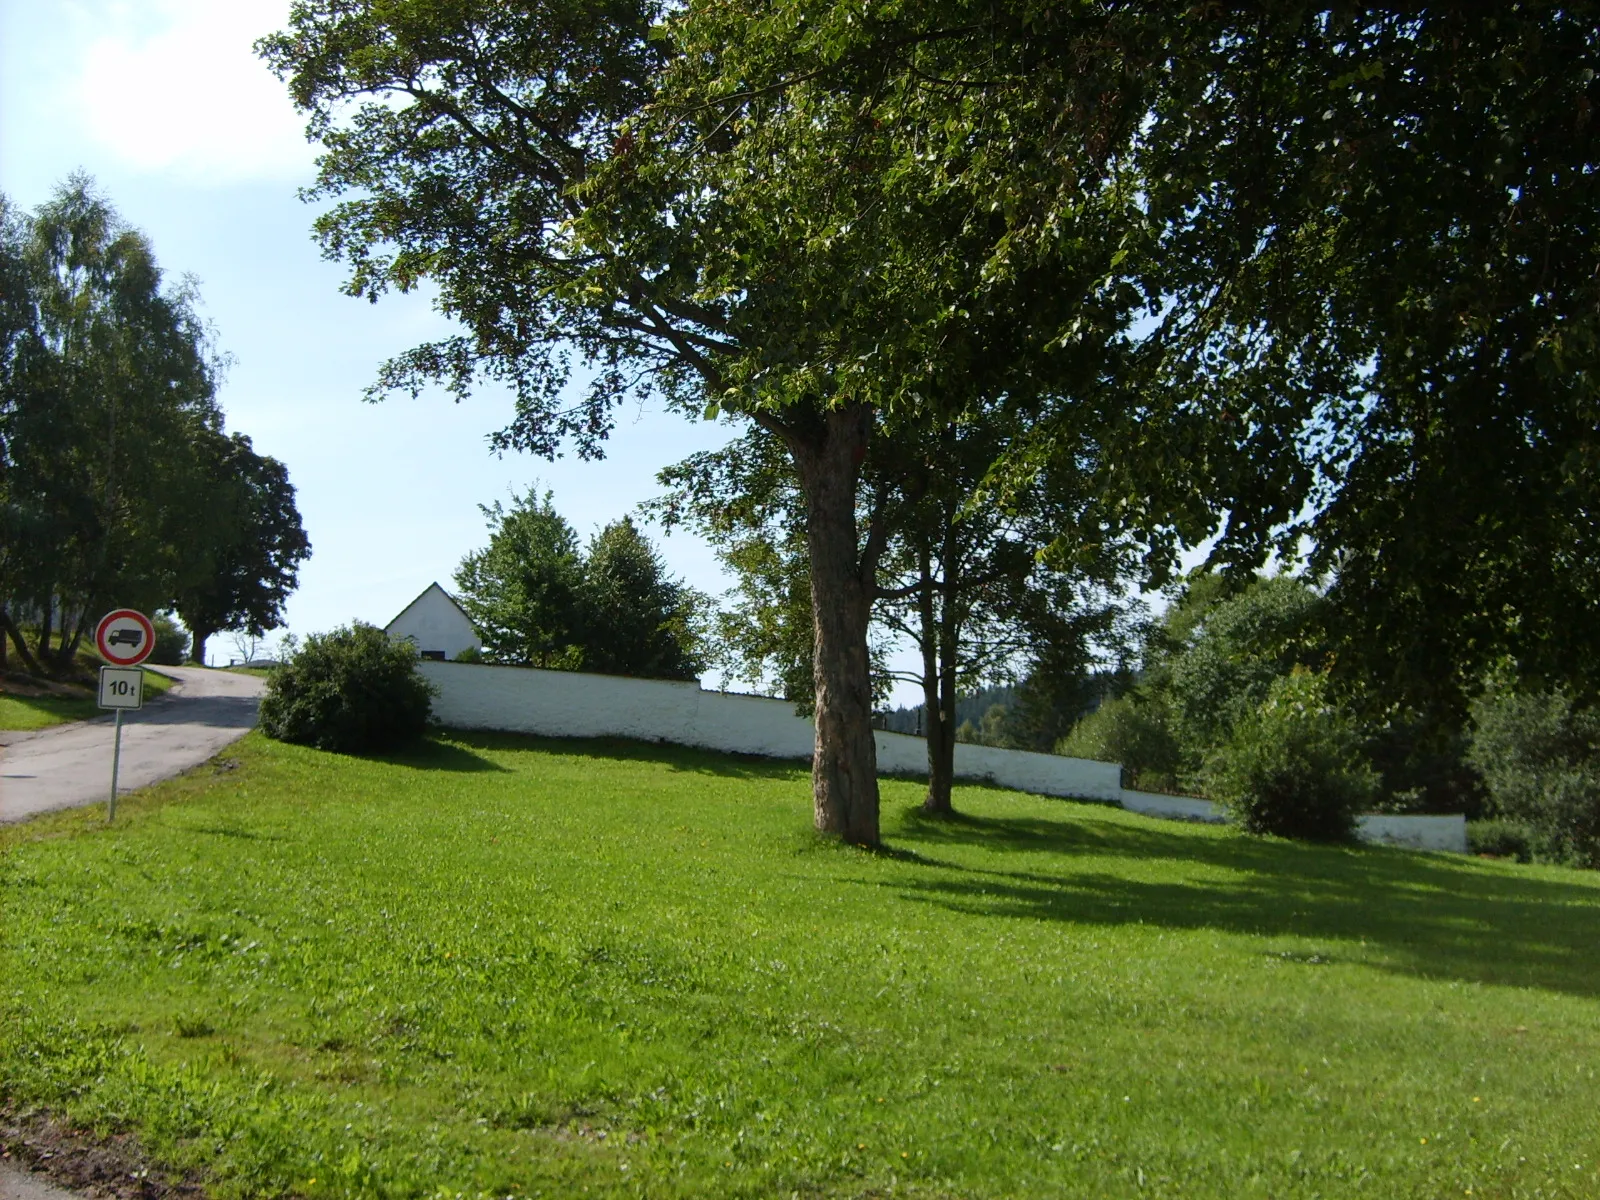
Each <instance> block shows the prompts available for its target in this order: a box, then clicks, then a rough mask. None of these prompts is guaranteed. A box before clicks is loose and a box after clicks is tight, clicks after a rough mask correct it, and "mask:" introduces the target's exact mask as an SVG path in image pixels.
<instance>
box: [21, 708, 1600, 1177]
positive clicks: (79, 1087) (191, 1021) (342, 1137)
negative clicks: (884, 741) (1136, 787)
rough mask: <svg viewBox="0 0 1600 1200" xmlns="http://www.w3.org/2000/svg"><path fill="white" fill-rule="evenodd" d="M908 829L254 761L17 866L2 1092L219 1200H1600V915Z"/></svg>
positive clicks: (779, 779)
mask: <svg viewBox="0 0 1600 1200" xmlns="http://www.w3.org/2000/svg"><path fill="white" fill-rule="evenodd" d="M230 764H235V765H230ZM918 798H919V793H918V790H917V788H916V787H915V785H913V784H910V783H904V782H888V783H886V785H885V804H886V836H887V840H888V844H889V847H890V850H889V851H888V852H886V853H881V854H869V853H865V852H861V851H858V850H852V849H847V848H843V847H840V846H837V845H833V844H829V843H822V842H818V841H817V840H816V839H814V838H813V837H812V836H811V835H810V834H809V833H807V832H806V827H807V824H808V822H809V794H808V781H807V778H806V776H805V774H804V773H803V771H801V770H798V769H796V768H793V767H789V766H784V765H774V764H768V763H761V762H751V761H745V760H737V759H730V758H724V757H719V756H715V755H710V754H700V753H696V752H693V751H687V750H677V749H672V748H666V747H654V746H649V747H646V746H640V745H634V744H612V745H607V744H598V743H596V744H585V743H558V742H545V743H540V742H533V741H527V740H520V739H515V738H509V737H504V738H501V737H470V738H468V737H453V738H450V739H447V740H443V741H440V742H437V743H435V744H432V745H431V746H429V747H428V748H427V749H426V750H424V751H421V752H419V753H418V754H416V755H414V756H410V757H402V758H395V759H389V760H371V759H365V760H364V759H355V758H343V757H338V756H334V755H327V754H320V753H316V752H312V751H306V750H300V749H295V748H290V747H285V746H280V745H276V744H273V743H270V742H267V741H265V740H264V739H262V738H260V736H259V735H252V736H251V737H250V738H248V739H247V740H246V741H245V742H243V743H241V744H240V745H239V746H238V747H237V748H235V749H233V750H230V751H229V758H228V760H226V761H225V762H224V763H223V764H222V765H220V766H209V767H205V768H202V769H201V770H200V771H198V772H195V773H193V774H191V775H190V776H187V777H185V778H183V779H179V780H176V781H173V782H172V783H169V784H167V785H164V786H162V787H160V788H157V789H153V790H152V791H150V792H146V793H142V794H141V795H139V796H136V797H134V798H132V799H131V800H130V802H129V803H127V804H126V806H125V807H122V808H119V823H118V825H117V826H116V827H114V828H112V829H109V830H107V829H105V828H104V827H103V823H102V822H101V821H98V820H96V819H95V815H94V814H85V813H75V814H65V815H61V816H56V817H50V818H46V819H44V820H42V821H38V822H34V823H31V824H29V825H27V826H23V827H16V828H12V829H10V830H7V831H5V832H0V914H3V918H0V1081H3V1085H0V1086H3V1090H4V1091H5V1092H6V1093H7V1095H8V1096H9V1097H10V1099H11V1101H12V1103H14V1104H42V1105H45V1106H48V1107H51V1108H53V1109H56V1110H61V1111H64V1112H65V1113H66V1115H68V1116H69V1117H70V1118H71V1119H72V1120H74V1121H77V1122H88V1123H95V1124H98V1125H99V1126H101V1127H112V1126H116V1127H129V1128H133V1129H135V1130H137V1131H138V1132H139V1134H140V1136H141V1138H142V1139H143V1140H144V1142H145V1144H146V1145H147V1146H148V1147H149V1148H151V1149H152V1150H153V1151H154V1152H155V1153H157V1154H158V1155H159V1156H160V1157H162V1158H163V1159H165V1160H166V1161H168V1162H169V1163H173V1164H176V1165H180V1166H181V1165H196V1166H200V1167H203V1168H204V1169H206V1170H208V1171H210V1172H212V1178H213V1181H214V1183H213V1186H214V1187H215V1188H216V1189H217V1190H218V1191H219V1192H220V1193H221V1194H226V1195H232V1194H252V1195H263V1196H268V1195H281V1194H284V1193H287V1192H294V1193H299V1194H305V1195H308V1196H322V1195H328V1196H333V1195H345V1194H351V1195H386V1196H433V1195H434V1194H435V1193H448V1194H450V1195H455V1194H456V1193H458V1192H460V1193H465V1194H467V1195H477V1194H483V1195H497V1196H501V1195H522V1194H538V1193H540V1192H542V1193H543V1194H545V1195H550V1196H568V1195H574V1194H579V1195H581V1194H583V1189H584V1188H587V1189H588V1194H590V1195H601V1194H617V1195H648V1196H705V1195H710V1196H751V1197H755V1196H762V1197H765V1196H789V1195H791V1194H795V1193H798V1194H799V1195H802V1196H865V1195H875V1196H878V1195H908V1196H951V1197H956V1196H960V1197H977V1196H996V1197H999V1196H1113V1197H1121V1196H1131V1195H1141V1196H1143V1195H1150V1196H1170V1197H1234V1196H1263V1197H1264V1196H1313V1195H1322V1196H1330V1197H1331V1196H1346V1195H1370V1196H1374V1197H1385V1198H1388V1197H1439V1196H1461V1195H1464V1194H1465V1193H1466V1189H1468V1188H1471V1189H1472V1195H1474V1196H1507V1197H1509V1196H1524V1195H1528V1196H1531V1195H1533V1194H1535V1191H1536V1189H1539V1191H1538V1194H1540V1195H1543V1196H1557V1197H1559V1196H1570V1197H1592V1196H1594V1195H1596V1194H1600V1174H1597V1169H1600V1163H1597V1161H1596V1155H1597V1144H1596V1142H1597V1139H1596V1128H1597V1126H1596V1119H1595V1113H1596V1112H1597V1111H1600V1081H1597V1079H1596V1075H1595V1070H1596V1066H1597V1064H1600V879H1597V878H1596V877H1594V876H1593V875H1585V874H1581V873H1578V872H1570V871H1562V870H1557V869H1547V868H1532V867H1519V866H1514V865H1509V864H1502V863H1488V862H1480V861H1475V860H1470V859H1465V858H1452V857H1447V856H1429V855H1420V854H1409V853H1405V852H1401V851H1395V850H1384V849H1373V848H1368V849H1330V848H1313V847H1305V846H1299V845H1293V844H1288V843H1280V842H1261V841H1253V840H1249V839H1246V838H1243V837H1240V836H1237V835H1235V834H1232V833H1230V832H1229V831H1227V830H1223V829H1216V828H1212V827H1205V826H1189V825H1182V824H1175V823H1162V822H1156V821H1151V820H1147V819H1144V818H1140V817H1136V816H1133V815H1131V814H1127V813H1123V812H1121V811H1118V810H1114V809H1109V808H1104V807H1097V806H1091V805H1081V804H1069V803H1064V802H1060V801H1051V800H1045V799H1039V798H1035V797H1027V796H1021V795H1017V794H1015V793H1009V792H1003V791H999V790H993V789H982V788H966V789H959V790H958V793H957V804H958V807H960V808H961V809H962V810H963V811H964V812H965V813H966V814H967V815H966V816H965V817H963V818H962V819H960V820H957V821H953V822H948V823H929V822H925V821H922V820H920V819H918V818H917V817H916V816H915V815H914V812H913V810H914V804H915V801H916V800H917V799H918ZM124 812H126V814H127V816H126V819H124V818H123V816H122V814H123V813H124Z"/></svg>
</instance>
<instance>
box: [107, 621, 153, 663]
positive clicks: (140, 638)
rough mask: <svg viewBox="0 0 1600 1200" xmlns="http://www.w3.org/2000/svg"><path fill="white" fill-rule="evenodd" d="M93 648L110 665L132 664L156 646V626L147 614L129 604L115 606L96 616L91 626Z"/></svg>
mask: <svg viewBox="0 0 1600 1200" xmlns="http://www.w3.org/2000/svg"><path fill="white" fill-rule="evenodd" d="M94 644H95V648H96V649H97V650H99V651H100V657H101V658H103V659H105V660H106V661H107V662H108V663H110V664H111V665H112V666H114V667H136V666H138V665H139V664H140V663H142V662H143V661H144V660H145V659H147V658H149V657H150V652H151V651H152V650H154V649H155V648H156V629H155V626H154V625H152V624H150V618H149V617H147V616H145V615H144V614H143V613H142V612H139V611H137V610H136V609H132V608H117V609H113V610H112V611H111V612H108V613H107V614H106V615H105V616H103V617H101V618H100V624H98V625H96V626H95V628H94Z"/></svg>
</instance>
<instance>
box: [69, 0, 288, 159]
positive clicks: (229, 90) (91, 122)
mask: <svg viewBox="0 0 1600 1200" xmlns="http://www.w3.org/2000/svg"><path fill="white" fill-rule="evenodd" d="M288 10H289V5H288V0H155V2H151V0H144V2H142V3H136V4H113V5H111V6H106V7H101V6H99V5H95V6H94V10H93V11H90V12H85V13H84V16H86V17H88V18H89V20H90V21H92V24H91V25H89V26H88V27H87V29H86V32H88V33H89V38H88V44H87V49H86V50H85V51H84V52H83V57H82V59H81V60H80V62H81V72H80V73H79V76H78V79H77V84H76V89H75V91H76V95H77V100H78V108H79V116H80V119H81V121H82V124H83V128H84V131H85V132H86V133H87V134H88V135H89V136H90V137H91V138H92V139H93V140H94V141H96V142H98V143H100V144H101V145H102V146H104V147H105V148H106V149H107V150H109V151H111V152H112V153H113V154H115V155H116V156H117V157H118V158H120V159H121V160H122V161H123V162H124V163H126V164H127V165H128V166H131V167H134V168H138V169H143V170H148V171H157V172H163V173H174V174H177V175H180V176H182V177H183V178H185V179H186V180H188V181H192V182H215V183H234V182H241V181H245V180H256V179H292V180H299V179H309V176H310V172H311V164H312V160H313V157H314V154H315V150H314V148H313V147H311V146H309V145H308V144H307V143H306V141H305V135H304V126H305V122H304V120H303V119H302V118H301V116H300V115H299V114H298V113H297V112H296V111H295V109H294V106H293V105H292V104H291V103H290V102H289V95H288V91H287V89H286V88H285V87H284V85H283V84H282V83H281V82H280V81H279V80H278V79H277V77H276V76H274V75H273V74H272V73H271V72H270V71H269V70H267V68H266V65H265V64H264V63H263V62H262V61H261V60H260V59H259V58H257V57H256V55H255V51H254V50H253V49H252V48H251V46H252V43H253V42H254V41H255V40H256V39H257V38H259V37H261V36H262V35H263V34H267V33H271V32H273V31H274V30H276V29H280V28H282V27H283V26H284V25H286V24H287V22H288Z"/></svg>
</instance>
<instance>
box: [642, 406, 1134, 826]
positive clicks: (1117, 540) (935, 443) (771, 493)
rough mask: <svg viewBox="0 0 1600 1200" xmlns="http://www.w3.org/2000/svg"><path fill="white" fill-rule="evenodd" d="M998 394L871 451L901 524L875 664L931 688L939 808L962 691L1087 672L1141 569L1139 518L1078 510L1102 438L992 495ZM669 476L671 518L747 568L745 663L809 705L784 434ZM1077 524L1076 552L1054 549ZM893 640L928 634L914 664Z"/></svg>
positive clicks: (890, 512) (946, 804)
mask: <svg viewBox="0 0 1600 1200" xmlns="http://www.w3.org/2000/svg"><path fill="white" fill-rule="evenodd" d="M991 408H992V409H994V410H995V411H990V412H989V413H987V414H985V413H984V412H983V411H982V410H981V409H979V408H978V407H977V406H974V407H973V409H972V410H971V412H970V413H969V419H968V420H967V421H966V422H965V423H964V424H962V425H960V426H951V427H949V428H946V429H944V430H942V431H939V432H937V433H936V435H935V436H932V437H929V438H927V439H924V440H923V441H921V442H916V443H908V444H903V445H902V444H897V443H895V442H893V441H890V440H888V439H881V440H879V441H878V443H877V444H876V445H875V446H874V448H873V450H872V452H871V453H870V454H869V455H868V457H867V459H866V461H865V463H864V464H863V467H862V479H863V489H862V490H863V496H862V500H861V503H862V504H863V506H864V507H870V508H871V509H873V510H875V511H876V512H877V513H878V514H879V516H878V520H879V522H880V524H881V525H882V527H883V528H884V529H885V530H886V537H885V549H884V553H883V555H882V556H881V560H880V563H879V570H878V576H877V578H876V579H875V580H874V585H873V588H872V592H871V596H872V600H873V621H874V624H875V626H876V628H877V629H878V630H879V631H880V633H881V634H882V635H883V636H882V638H881V643H880V641H879V640H878V639H874V642H873V646H874V650H875V654H874V661H875V677H876V678H877V679H878V680H881V681H882V683H883V684H884V685H888V684H889V683H891V682H892V681H894V680H896V679H898V680H902V681H908V682H913V683H915V684H916V685H917V686H919V687H920V688H921V689H922V691H923V697H924V702H923V711H924V713H925V714H927V719H926V722H925V725H924V729H923V732H924V735H925V737H926V739H927V745H928V792H927V796H926V799H925V802H924V810H925V811H927V812H929V813H933V814H946V813H949V812H950V811H951V787H952V784H953V781H954V769H955V744H956V728H957V717H956V702H957V698H958V696H959V695H960V694H962V693H965V692H969V691H971V690H972V689H974V688H975V687H977V686H978V685H980V684H982V683H989V682H994V681H996V680H1003V679H1009V678H1014V677H1017V676H1019V675H1022V674H1026V673H1029V672H1030V669H1031V668H1038V669H1039V671H1040V672H1041V673H1043V672H1048V673H1052V674H1054V675H1056V676H1058V677H1059V676H1062V675H1070V676H1071V678H1072V679H1073V680H1074V681H1078V680H1080V679H1081V678H1082V677H1083V676H1084V675H1086V674H1087V672H1088V671H1089V670H1090V669H1091V668H1092V666H1093V663H1094V659H1095V655H1096V650H1097V647H1096V645H1095V643H1096V642H1097V641H1103V640H1104V638H1105V635H1106V634H1108V633H1111V632H1113V629H1114V626H1115V620H1114V617H1115V614H1116V612H1117V611H1118V607H1119V606H1118V605H1116V604H1115V603H1114V602H1113V601H1112V597H1113V595H1114V594H1115V592H1116V591H1118V590H1119V589H1120V585H1122V584H1123V583H1124V582H1125V581H1126V580H1127V579H1128V578H1129V576H1130V575H1131V573H1132V559H1133V553H1134V550H1135V548H1136V545H1135V543H1134V541H1133V539H1131V538H1130V537H1128V536H1127V533H1126V531H1121V530H1111V529H1105V528H1095V529H1089V528H1085V527H1081V526H1080V524H1079V522H1080V518H1081V517H1082V515H1083V513H1084V512H1085V511H1086V510H1087V509H1088V508H1089V504H1088V497H1087V496H1085V495H1084V494H1082V492H1081V490H1080V488H1081V486H1082V479H1083V478H1084V477H1086V476H1089V475H1091V474H1092V465H1091V464H1092V453H1090V452H1089V451H1088V449H1087V448H1086V453H1085V455H1084V456H1083V460H1082V462H1081V464H1080V471H1079V473H1078V477H1076V478H1067V477H1064V476H1062V475H1060V474H1058V475H1056V476H1054V477H1051V478H1044V477H1040V478H1038V479H1036V480H1035V481H1034V485H1033V486H1032V487H1031V488H1029V489H1027V491H1026V493H1025V494H1024V493H1023V492H1021V491H1014V492H1013V494H1012V496H1011V500H1010V503H1009V504H1008V505H1007V506H1005V507H1001V506H999V505H997V504H992V503H984V502H983V497H982V486H983V483H984V479H985V473H986V471H987V470H988V469H989V467H990V466H991V465H992V464H993V463H994V462H995V461H996V460H997V459H998V458H999V457H1000V455H1001V451H1002V448H1003V446H1004V444H1005V442H1006V441H1007V439H1008V437H1009V434H1010V432H1011V431H1009V430H1008V428H1007V421H1006V417H1005V414H1004V412H1003V411H998V406H991ZM660 480H661V482H662V483H663V484H665V485H666V486H667V487H668V489H669V490H668V492H667V494H666V495H665V496H664V497H663V498H661V499H660V500H659V501H656V502H655V503H654V504H653V506H652V507H653V510H654V511H655V512H657V513H659V514H660V516H661V517H662V519H663V520H664V522H665V523H666V524H667V525H668V527H669V528H670V527H671V526H672V525H675V524H677V523H679V522H684V523H688V524H690V525H692V526H693V527H695V528H696V529H697V530H698V531H699V532H701V533H702V534H703V535H705V536H706V537H707V538H708V539H709V540H710V541H711V542H712V544H713V545H715V546H716V547H717V550H718V554H719V556H720V557H721V558H722V560H723V562H724V563H725V564H726V565H727V566H728V567H729V568H731V569H732V570H733V572H734V573H735V575H736V577H737V579H738V588H737V591H736V594H737V603H736V606H735V608H734V610H733V611H732V612H731V613H729V614H727V616H726V620H725V627H726V632H725V635H724V640H725V643H726V644H728V645H729V647H730V649H731V650H732V653H731V655H729V658H730V659H731V664H730V665H733V666H734V667H735V668H736V673H737V674H741V675H743V677H745V678H748V679H752V680H761V681H771V682H775V683H777V684H778V685H779V686H780V687H782V689H783V691H784V694H785V695H786V696H788V697H790V698H799V696H800V694H801V692H802V689H803V693H804V700H805V704H804V705H803V706H802V707H809V703H810V698H811V684H812V678H811V674H812V659H811V655H810V654H809V653H802V651H809V641H810V638H809V632H810V625H811V620H810V618H811V614H810V606H809V604H807V605H805V606H804V609H803V611H802V610H800V608H799V606H797V605H796V603H795V599H796V596H797V593H798V592H799V590H800V587H799V586H798V585H802V584H804V583H807V582H808V581H809V577H810V570H809V561H808V559H807V556H806V546H805V539H804V537H803V535H802V531H803V529H804V521H805V507H804V499H803V496H802V494H801V492H800V489H799V487H798V484H797V482H796V480H795V477H794V470H793V465H792V463H791V462H790V460H789V459H788V456H787V455H786V454H784V453H783V449H782V447H781V445H778V444H776V439H774V438H772V437H771V436H770V435H768V434H766V433H765V432H764V431H762V430H752V431H750V432H749V433H747V434H746V435H745V436H744V437H742V438H739V439H737V440H735V441H734V442H732V443H730V444H729V445H728V446H726V447H724V448H723V449H721V450H717V451H709V452H703V453H701V454H697V455H694V456H693V457H691V458H689V459H686V460H685V461H684V462H682V463H679V464H676V465H675V466H673V467H669V468H668V469H666V470H665V471H663V472H662V473H661V475H660ZM1069 529H1070V530H1072V531H1073V532H1074V533H1075V536H1074V537H1073V538H1072V543H1073V545H1074V546H1075V553H1074V554H1073V556H1071V557H1070V558H1068V557H1065V556H1059V557H1050V556H1047V555H1046V554H1045V552H1046V550H1048V549H1051V548H1052V547H1053V546H1054V545H1055V544H1057V543H1058V542H1059V541H1060V540H1061V539H1063V535H1064V534H1065V533H1066V532H1067V531H1068V530H1069ZM802 620H803V622H804V624H803V627H802V624H801V622H802ZM893 641H899V642H900V643H901V644H904V645H909V646H910V647H912V648H913V649H914V650H915V653H916V660H917V666H916V667H915V668H907V669H900V670H891V669H889V668H888V666H887V665H886V662H885V659H886V655H885V654H884V653H883V651H884V650H885V649H887V647H888V645H889V643H891V642H893ZM739 668H742V669H739ZM1048 690H1049V689H1048V687H1047V685H1046V682H1045V680H1044V679H1043V678H1042V677H1041V678H1039V679H1038V680H1036V681H1035V684H1034V686H1033V688H1032V689H1031V690H1030V696H1031V697H1032V699H1033V701H1034V707H1035V709H1038V708H1041V707H1044V706H1046V705H1047V704H1048V702H1049V699H1048V698H1047V696H1046V694H1045V693H1046V692H1047V691H1048ZM1080 699H1081V698H1080ZM1076 715H1077V713H1076V712H1074V713H1073V716H1074V717H1075V716H1076ZM1068 723H1069V724H1070V722H1068ZM1060 732H1065V729H1064V728H1063V729H1062V730H1061V731H1060ZM1053 740H1054V739H1053V738H1051V739H1049V740H1048V741H1046V742H1045V744H1044V746H1043V748H1044V749H1049V748H1050V743H1051V742H1053Z"/></svg>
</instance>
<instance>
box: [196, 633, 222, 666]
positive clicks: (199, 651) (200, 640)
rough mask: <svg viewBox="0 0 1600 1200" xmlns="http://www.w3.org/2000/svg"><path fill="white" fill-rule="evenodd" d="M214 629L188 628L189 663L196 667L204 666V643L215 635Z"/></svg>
mask: <svg viewBox="0 0 1600 1200" xmlns="http://www.w3.org/2000/svg"><path fill="white" fill-rule="evenodd" d="M216 632H217V631H216V630H215V629H196V628H195V627H194V626H193V625H191V626H189V643H190V644H189V661H190V662H192V663H193V664H194V665H195V666H197V667H203V666H205V665H206V643H207V642H209V641H210V640H211V636H212V635H213V634H214V633H216Z"/></svg>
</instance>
